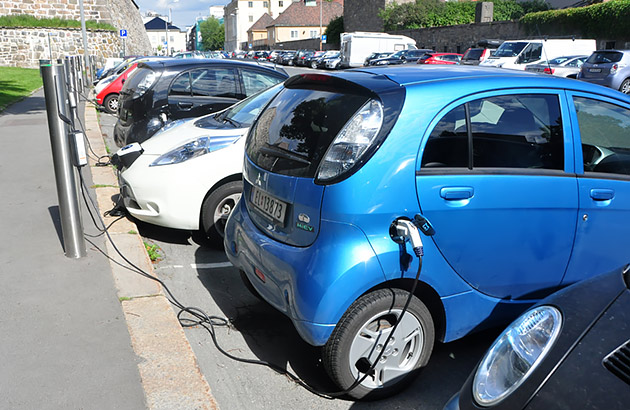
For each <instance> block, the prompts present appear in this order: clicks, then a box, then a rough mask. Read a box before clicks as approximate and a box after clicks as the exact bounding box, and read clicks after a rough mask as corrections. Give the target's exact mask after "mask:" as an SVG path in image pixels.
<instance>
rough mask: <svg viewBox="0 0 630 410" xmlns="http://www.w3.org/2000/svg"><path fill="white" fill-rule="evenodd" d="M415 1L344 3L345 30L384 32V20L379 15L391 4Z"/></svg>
mask: <svg viewBox="0 0 630 410" xmlns="http://www.w3.org/2000/svg"><path fill="white" fill-rule="evenodd" d="M414 1H415V0H345V1H344V3H343V26H344V28H343V30H344V31H345V32H348V33H350V32H352V31H379V32H382V31H383V30H384V26H383V20H382V19H381V18H380V17H379V16H378V13H379V12H380V11H381V10H383V9H384V8H385V7H386V6H387V5H389V4H391V3H398V4H401V3H411V2H414Z"/></svg>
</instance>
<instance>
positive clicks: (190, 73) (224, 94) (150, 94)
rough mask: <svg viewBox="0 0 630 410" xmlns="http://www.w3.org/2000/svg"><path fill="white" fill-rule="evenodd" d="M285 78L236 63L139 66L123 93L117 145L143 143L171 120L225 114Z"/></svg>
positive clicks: (190, 61)
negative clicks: (223, 112) (230, 107)
mask: <svg viewBox="0 0 630 410" xmlns="http://www.w3.org/2000/svg"><path fill="white" fill-rule="evenodd" d="M287 78H288V75H287V73H286V72H285V71H284V70H283V69H282V68H278V69H274V68H273V67H270V66H266V65H262V64H256V63H246V62H241V61H234V60H217V59H214V60H210V59H169V60H159V61H151V62H146V63H140V64H138V68H137V70H136V71H135V72H134V73H133V75H131V76H130V77H129V78H128V79H127V82H126V83H125V85H124V86H123V88H122V90H121V91H120V96H119V102H118V104H119V107H118V121H117V122H116V126H115V127H114V140H115V141H116V144H117V145H118V146H120V147H122V146H124V145H127V144H129V143H131V142H143V141H145V140H147V139H149V138H150V137H151V136H152V135H153V134H155V133H156V132H157V131H158V130H159V129H160V128H162V126H164V125H165V124H166V123H168V122H170V121H172V120H177V119H180V118H189V117H199V116H201V115H205V114H210V113H212V112H215V111H219V110H222V109H224V108H226V107H229V106H230V105H232V104H234V103H235V102H237V101H240V100H242V99H243V98H245V97H249V96H250V95H253V94H255V93H256V92H258V91H260V90H262V89H265V88H267V87H270V86H272V85H274V84H276V83H279V82H282V81H284V80H285V79H287Z"/></svg>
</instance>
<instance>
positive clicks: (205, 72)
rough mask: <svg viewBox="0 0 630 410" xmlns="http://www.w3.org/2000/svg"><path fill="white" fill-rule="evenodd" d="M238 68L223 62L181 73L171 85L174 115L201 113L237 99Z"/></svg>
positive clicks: (214, 109)
mask: <svg viewBox="0 0 630 410" xmlns="http://www.w3.org/2000/svg"><path fill="white" fill-rule="evenodd" d="M238 94H240V86H239V83H238V81H237V77H236V70H235V69H233V68H229V67H223V66H217V65H213V66H208V67H200V68H195V69H193V70H189V71H186V72H184V73H182V74H180V75H179V76H178V77H177V78H175V80H174V81H173V83H172V84H171V87H170V89H169V94H168V107H169V117H170V118H171V119H178V118H189V117H198V116H201V115H205V114H209V113H212V112H215V111H219V110H222V109H224V108H227V107H229V106H230V105H232V104H234V103H236V102H238V101H239V100H240V99H239V98H238Z"/></svg>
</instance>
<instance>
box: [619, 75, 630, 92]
mask: <svg viewBox="0 0 630 410" xmlns="http://www.w3.org/2000/svg"><path fill="white" fill-rule="evenodd" d="M619 91H621V92H622V93H624V94H630V78H626V79H625V80H623V83H621V87H619Z"/></svg>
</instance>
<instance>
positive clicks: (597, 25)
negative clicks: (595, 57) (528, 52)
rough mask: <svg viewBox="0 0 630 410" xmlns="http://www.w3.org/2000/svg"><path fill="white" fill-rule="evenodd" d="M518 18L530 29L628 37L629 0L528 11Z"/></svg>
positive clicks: (589, 35)
mask: <svg viewBox="0 0 630 410" xmlns="http://www.w3.org/2000/svg"><path fill="white" fill-rule="evenodd" d="M520 22H521V23H522V24H523V25H525V27H526V28H527V29H528V31H530V32H531V33H537V32H546V31H552V32H554V33H557V34H567V35H574V34H581V35H582V36H584V37H604V38H628V37H630V0H611V1H609V2H606V3H599V4H594V5H592V6H586V7H577V8H572V9H564V10H550V11H543V12H537V13H530V14H527V15H525V16H523V17H522V18H521V20H520Z"/></svg>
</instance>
